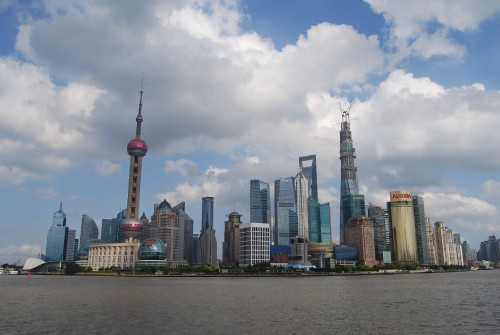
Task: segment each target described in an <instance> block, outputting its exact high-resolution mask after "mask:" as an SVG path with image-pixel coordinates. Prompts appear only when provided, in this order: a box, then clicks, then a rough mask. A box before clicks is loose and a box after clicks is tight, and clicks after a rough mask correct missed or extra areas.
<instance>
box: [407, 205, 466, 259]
mask: <svg viewBox="0 0 500 335" xmlns="http://www.w3.org/2000/svg"><path fill="white" fill-rule="evenodd" d="M412 200H413V216H414V217H415V232H416V233H417V253H418V262H419V263H420V264H425V265H429V264H432V263H431V259H430V254H429V241H428V239H427V224H426V222H425V209H424V199H423V198H422V197H421V196H418V195H414V196H413V198H412ZM460 243H461V242H460Z"/></svg>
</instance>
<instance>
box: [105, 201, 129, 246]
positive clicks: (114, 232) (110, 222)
mask: <svg viewBox="0 0 500 335" xmlns="http://www.w3.org/2000/svg"><path fill="white" fill-rule="evenodd" d="M126 217H127V210H126V209H124V210H122V211H121V212H119V213H118V214H116V218H114V219H102V225H101V240H102V241H103V242H106V243H116V242H120V241H122V240H123V238H121V236H120V224H121V223H122V221H123V219H125V218H126Z"/></svg>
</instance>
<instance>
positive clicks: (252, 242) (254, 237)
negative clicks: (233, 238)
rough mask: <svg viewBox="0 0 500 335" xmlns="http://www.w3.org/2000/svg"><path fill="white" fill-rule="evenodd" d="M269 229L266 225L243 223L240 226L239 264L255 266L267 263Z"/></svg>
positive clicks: (268, 257)
mask: <svg viewBox="0 0 500 335" xmlns="http://www.w3.org/2000/svg"><path fill="white" fill-rule="evenodd" d="M270 245H271V229H270V225H269V224H268V223H256V222H250V223H244V224H241V225H240V241H239V249H240V250H239V252H240V254H239V264H240V266H249V265H255V264H258V263H264V262H269V260H270V259H271V254H270Z"/></svg>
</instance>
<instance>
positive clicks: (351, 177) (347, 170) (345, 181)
mask: <svg viewBox="0 0 500 335" xmlns="http://www.w3.org/2000/svg"><path fill="white" fill-rule="evenodd" d="M354 158H356V149H354V145H353V142H352V135H351V124H350V119H349V111H343V112H342V124H341V128H340V198H341V199H342V202H341V203H340V220H339V224H340V244H344V243H345V238H344V226H345V223H346V222H347V220H349V217H344V213H345V210H344V209H343V203H344V197H345V196H348V195H357V194H359V186H358V176H357V168H356V166H355V165H354ZM362 215H365V214H364V213H363V214H362Z"/></svg>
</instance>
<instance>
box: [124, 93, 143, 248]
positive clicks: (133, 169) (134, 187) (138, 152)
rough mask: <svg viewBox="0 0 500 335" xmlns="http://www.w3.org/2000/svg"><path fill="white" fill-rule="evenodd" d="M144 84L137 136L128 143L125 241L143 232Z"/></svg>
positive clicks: (130, 240)
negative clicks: (141, 213)
mask: <svg viewBox="0 0 500 335" xmlns="http://www.w3.org/2000/svg"><path fill="white" fill-rule="evenodd" d="M141 113H142V84H141V96H140V99H139V113H138V114H137V117H136V118H135V121H136V122H137V126H136V129H135V138H133V139H131V140H130V142H128V145H127V153H128V154H129V156H130V172H129V179H128V198H127V217H126V218H125V219H124V220H123V221H122V223H121V225H120V231H121V233H122V236H123V238H124V240H125V242H134V241H138V239H139V238H140V237H141V234H142V229H143V226H142V223H141V221H140V220H139V217H138V213H139V200H140V197H141V171H142V157H144V156H145V155H146V152H147V151H148V146H147V145H146V142H144V141H143V140H142V139H141V123H142V120H143V119H142V114H141Z"/></svg>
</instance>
